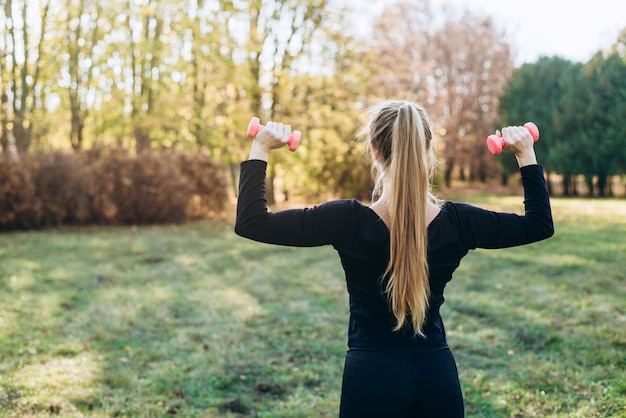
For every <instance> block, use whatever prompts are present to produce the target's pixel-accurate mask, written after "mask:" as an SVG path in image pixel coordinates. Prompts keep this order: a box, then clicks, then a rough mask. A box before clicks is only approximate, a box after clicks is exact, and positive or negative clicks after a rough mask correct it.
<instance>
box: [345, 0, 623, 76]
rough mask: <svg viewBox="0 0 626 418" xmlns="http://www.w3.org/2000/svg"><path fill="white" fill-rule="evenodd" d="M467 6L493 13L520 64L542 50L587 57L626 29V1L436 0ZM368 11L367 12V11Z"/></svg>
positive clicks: (382, 1) (367, 5)
mask: <svg viewBox="0 0 626 418" xmlns="http://www.w3.org/2000/svg"><path fill="white" fill-rule="evenodd" d="M431 2H432V4H433V5H435V6H439V5H441V4H443V3H447V4H451V5H455V6H460V7H459V8H461V9H462V8H463V6H465V7H466V8H467V9H469V10H470V11H472V12H473V13H474V14H480V13H482V12H484V13H487V14H489V15H490V16H492V17H493V18H494V21H495V22H496V24H497V26H498V27H499V28H501V29H504V30H505V32H506V33H507V37H508V38H509V41H510V42H511V44H512V45H513V47H514V48H515V51H517V53H518V55H517V59H515V62H516V63H517V64H522V63H524V62H534V61H536V60H537V58H539V57H540V56H542V55H547V56H552V55H559V56H561V57H563V58H567V59H570V60H573V61H580V62H586V61H587V60H589V59H590V58H591V57H592V55H593V54H595V53H596V52H597V51H599V50H602V49H607V48H609V47H610V46H611V45H612V44H613V43H615V41H616V40H617V35H618V34H619V32H620V31H621V30H622V29H624V28H626V0H431ZM390 3H393V0H375V1H372V2H364V1H354V2H353V4H355V8H357V9H361V8H363V9H365V10H367V9H369V13H368V12H365V13H366V14H367V15H370V16H371V13H373V12H374V13H375V12H379V11H380V10H382V7H383V6H384V5H386V4H390ZM365 10H364V11H365Z"/></svg>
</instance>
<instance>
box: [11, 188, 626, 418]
mask: <svg viewBox="0 0 626 418" xmlns="http://www.w3.org/2000/svg"><path fill="white" fill-rule="evenodd" d="M464 199H465V197H464ZM467 199H470V201H471V202H473V203H476V204H479V205H483V206H486V207H490V208H493V209H503V210H514V211H517V212H519V211H520V202H521V199H520V198H519V197H497V196H485V195H481V196H471V197H467ZM553 211H554V216H555V222H556V235H555V236H554V237H553V238H552V239H550V240H547V241H544V242H541V243H538V244H534V245H531V246H527V247H519V248H517V249H514V250H496V251H483V250H479V251H475V252H473V253H471V254H470V255H469V256H468V257H466V258H465V260H464V262H463V264H462V266H461V268H460V269H459V270H458V271H457V273H456V274H455V278H454V280H453V281H452V283H451V284H450V285H449V286H448V289H447V297H446V299H447V302H446V304H445V305H444V307H443V310H442V314H443V316H444V320H445V321H446V325H447V329H448V341H449V343H450V345H451V347H452V349H453V352H454V354H455V356H456V359H457V362H458V366H459V371H460V375H461V381H462V387H463V391H464V395H465V402H466V411H467V416H468V417H516V418H517V417H585V418H586V417H625V416H626V374H625V369H626V261H625V259H626V201H617V200H607V201H601V200H584V199H571V200H563V199H555V200H553ZM347 309H348V306H347V294H346V291H345V284H344V279H343V273H342V270H341V266H340V264H339V260H338V257H337V255H336V254H335V253H334V252H333V250H332V249H331V248H314V249H291V248H282V247H272V246H268V245H263V244H257V243H254V242H251V241H247V240H244V239H241V238H239V237H237V236H235V235H234V233H233V232H232V226H231V225H229V224H228V223H218V222H201V223H193V224H188V225H183V226H159V227H138V228H134V227H133V228H83V229H61V230H49V231H38V232H19V233H4V234H0V416H3V417H4V416H7V417H12V416H16V417H17V416H19V417H24V416H33V417H42V416H49V415H59V416H64V417H78V416H89V417H111V416H129V417H130V416H139V417H150V416H169V415H177V416H185V417H222V416H224V417H244V416H246V417H247V416H255V417H334V416H336V415H337V411H338V405H339V394H340V386H341V374H342V365H343V359H344V354H345V348H346V346H345V344H346V328H347V320H348V311H347Z"/></svg>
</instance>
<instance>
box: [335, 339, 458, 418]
mask: <svg viewBox="0 0 626 418" xmlns="http://www.w3.org/2000/svg"><path fill="white" fill-rule="evenodd" d="M339 416H340V417H341V418H348V417H359V418H364V417H394V418H401V417H445V418H457V417H463V416H464V412H463V395H462V393H461V385H460V383H459V376H458V371H457V368H456V363H455V361H454V357H453V356H452V353H451V352H450V350H449V349H443V350H441V351H437V352H434V353H432V354H429V355H428V356H426V357H425V358H423V359H421V360H420V361H418V362H411V361H409V360H406V359H404V358H401V357H398V356H394V355H390V354H387V353H381V352H378V351H369V350H354V351H349V352H348V354H347V355H346V363H345V367H344V371H343V386H342V389H341V407H340V412H339Z"/></svg>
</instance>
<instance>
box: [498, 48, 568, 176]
mask: <svg viewBox="0 0 626 418" xmlns="http://www.w3.org/2000/svg"><path fill="white" fill-rule="evenodd" d="M573 65H574V63H572V62H571V61H569V60H566V59H564V58H560V57H541V58H540V59H539V60H538V61H537V62H535V63H528V64H524V65H522V66H521V67H520V68H519V69H517V70H516V71H515V72H514V73H513V76H512V78H511V81H510V83H509V85H508V86H507V88H506V90H505V91H504V92H503V94H502V95H501V97H500V104H499V113H500V116H501V118H502V124H503V125H523V124H524V123H525V122H527V121H532V122H534V123H535V124H536V125H537V126H538V127H539V132H540V140H539V141H538V142H536V143H535V148H536V149H537V152H538V155H539V156H540V158H541V161H542V164H543V165H544V167H545V168H546V171H547V172H551V171H554V170H555V168H556V167H555V163H554V160H555V159H557V158H559V157H558V156H555V155H554V152H550V149H551V148H553V147H554V146H555V144H556V143H557V142H558V141H561V140H562V138H563V135H564V132H563V130H564V129H566V128H565V126H564V125H563V122H561V123H560V124H559V126H556V121H555V117H556V114H557V113H558V111H559V109H560V108H561V104H562V98H563V97H564V96H566V95H567V93H568V90H569V89H570V88H571V87H570V86H569V84H564V83H563V77H564V74H566V73H567V71H568V70H569V69H570V68H571V67H572V66H573ZM572 77H573V78H575V73H574V74H573V75H572V76H570V79H571V78H572ZM570 139H571V138H570ZM502 164H503V171H504V172H505V173H513V172H516V171H517V164H516V163H515V160H514V159H513V158H512V157H511V156H506V157H505V158H503V159H502Z"/></svg>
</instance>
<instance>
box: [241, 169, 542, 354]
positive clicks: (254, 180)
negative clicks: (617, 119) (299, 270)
mask: <svg viewBox="0 0 626 418" xmlns="http://www.w3.org/2000/svg"><path fill="white" fill-rule="evenodd" d="M266 168H267V163H266V162H264V161H260V160H249V161H245V162H243V163H242V164H241V174H240V185H239V199H238V204H237V220H236V224H235V232H236V233H237V234H238V235H241V236H243V237H247V238H250V239H253V240H256V241H260V242H264V243H269V244H277V245H288V246H298V247H312V246H321V245H332V246H333V247H334V248H335V249H336V250H337V252H338V254H339V257H340V258H341V263H342V265H343V268H344V271H345V277H346V283H347V288H348V293H349V296H350V325H349V329H348V346H349V347H350V348H351V349H359V348H362V349H378V350H387V351H394V350H395V351H396V352H399V353H400V354H406V355H409V356H411V357H414V356H415V355H420V354H419V353H428V352H430V351H431V350H437V349H440V348H442V347H447V342H446V337H445V329H444V326H443V321H442V319H441V315H440V313H439V308H440V306H441V305H442V304H443V302H444V296H443V292H444V288H445V286H446V284H447V283H448V282H449V281H450V280H451V279H452V273H453V272H454V270H455V269H456V268H457V267H458V266H459V264H460V261H461V259H462V258H463V257H464V256H465V255H466V254H467V253H468V251H469V250H471V249H475V248H506V247H512V246H517V245H523V244H528V243H532V242H536V241H540V240H543V239H545V238H548V237H550V236H551V235H552V234H553V233H554V229H553V223H552V214H551V210H550V200H549V196H548V192H547V188H546V182H545V178H544V173H543V168H542V167H541V166H539V165H530V166H525V167H522V168H521V175H522V183H523V186H524V207H525V214H524V215H523V216H520V215H516V214H512V213H500V212H493V211H489V210H485V209H481V208H478V207H476V206H472V205H468V204H463V203H455V202H446V203H444V204H443V205H442V206H441V211H440V213H439V214H438V215H437V217H436V218H435V219H434V220H433V221H432V222H431V223H430V225H429V226H428V265H429V271H430V277H429V281H430V299H429V308H428V311H427V317H426V322H425V324H424V327H423V330H422V331H423V333H424V334H425V338H424V337H420V336H415V335H414V332H413V328H412V325H410V324H407V325H406V326H405V328H403V329H402V330H400V331H396V332H394V331H393V328H394V326H395V324H396V319H395V317H394V315H393V313H392V311H391V309H390V307H389V302H388V300H387V296H386V295H385V293H384V291H383V289H384V287H385V280H384V279H383V280H381V276H382V275H383V274H384V271H385V269H386V267H387V263H388V260H389V230H388V229H387V227H386V225H385V224H384V223H383V221H382V220H381V219H380V218H379V217H378V215H377V214H376V213H375V212H374V211H373V210H372V209H370V208H369V207H368V206H365V205H363V204H362V203H361V202H359V201H358V200H355V199H353V200H335V201H330V202H327V203H324V204H321V205H319V206H315V207H312V208H305V209H290V210H283V211H279V212H269V211H268V209H267V202H266V198H265V171H266ZM407 322H410V321H407ZM398 350H399V351H398ZM416 353H417V354H416Z"/></svg>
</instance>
